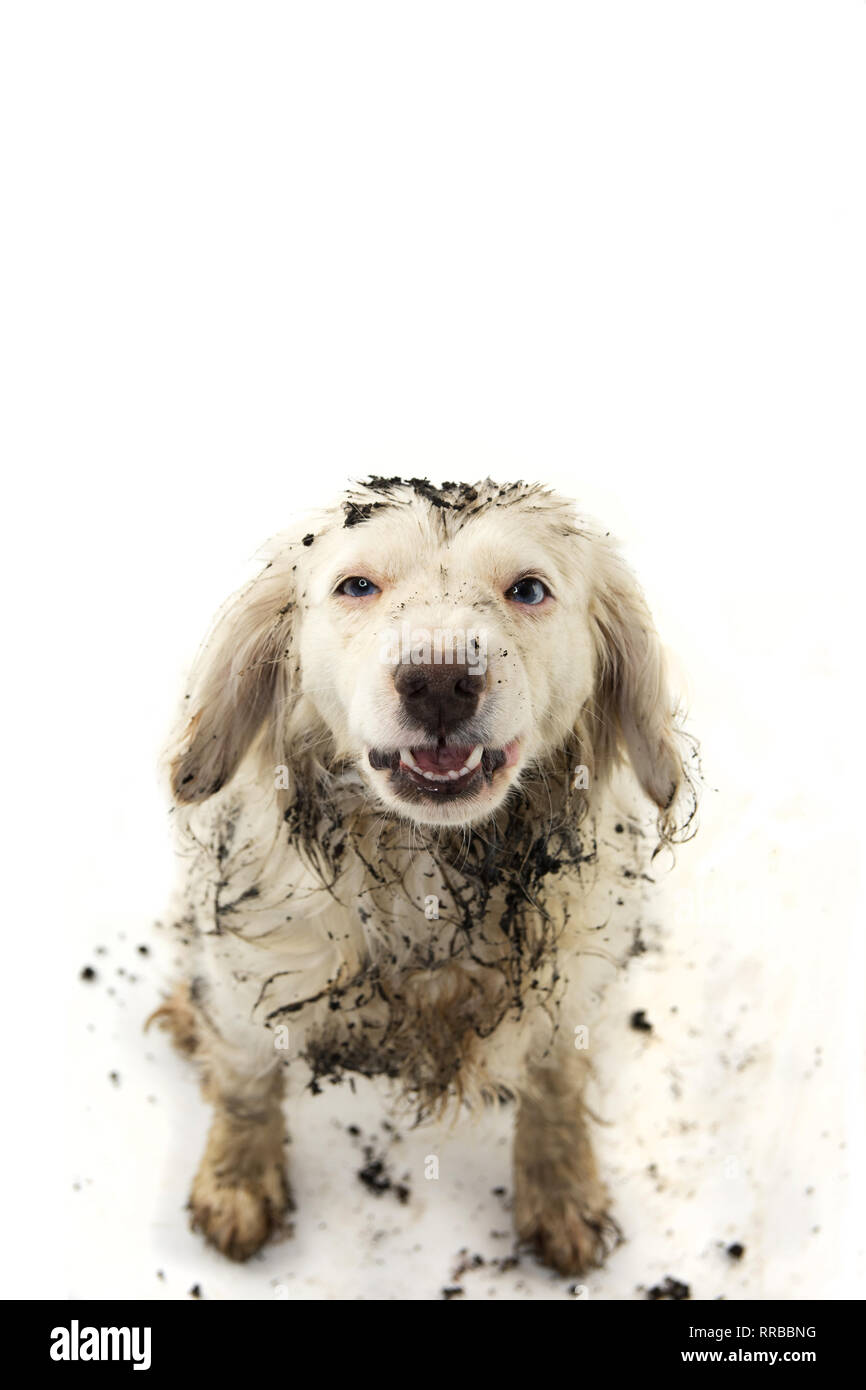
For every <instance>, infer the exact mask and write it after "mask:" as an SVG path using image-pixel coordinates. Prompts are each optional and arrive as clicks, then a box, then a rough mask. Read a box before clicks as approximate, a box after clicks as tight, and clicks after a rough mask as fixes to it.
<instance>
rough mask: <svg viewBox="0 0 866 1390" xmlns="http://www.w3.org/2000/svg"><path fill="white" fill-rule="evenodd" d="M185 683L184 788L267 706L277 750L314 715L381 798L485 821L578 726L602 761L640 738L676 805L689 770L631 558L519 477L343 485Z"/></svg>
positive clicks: (280, 551) (660, 794) (401, 807)
mask: <svg viewBox="0 0 866 1390" xmlns="http://www.w3.org/2000/svg"><path fill="white" fill-rule="evenodd" d="M191 699H192V702H193V708H192V717H191V719H190V721H189V723H188V725H187V728H186V731H185V735H184V738H183V740H182V743H181V747H180V751H179V753H178V756H177V757H176V759H175V761H174V764H173V786H174V790H175V795H176V796H177V798H178V800H180V801H198V800H203V799H204V798H205V797H206V796H208V795H210V794H212V793H213V792H214V791H216V790H218V789H219V788H220V787H221V786H223V785H224V784H225V782H226V781H227V780H228V779H229V777H230V776H231V775H232V773H233V772H234V770H235V768H236V767H237V764H238V762H239V760H240V758H241V757H242V756H243V754H244V752H245V751H246V749H247V747H248V746H249V744H250V742H251V741H252V739H253V738H254V737H255V735H256V733H257V732H258V730H259V729H260V728H261V726H262V724H263V723H267V724H269V725H270V732H271V739H270V742H269V747H272V748H273V749H274V752H275V756H276V755H277V754H278V752H279V749H280V748H281V746H285V743H286V742H287V741H289V742H290V741H291V739H290V738H289V729H290V728H291V729H292V730H293V731H294V735H295V736H297V733H298V726H299V724H300V725H303V726H306V732H307V733H308V734H309V737H308V738H307V745H308V746H309V744H310V742H311V741H312V742H315V739H316V737H318V739H319V742H320V743H321V739H322V735H316V736H314V735H313V734H312V733H311V726H312V724H314V723H315V724H316V725H318V726H319V727H320V728H321V729H322V731H323V733H324V734H325V735H326V739H327V741H328V743H329V745H330V748H331V758H332V761H334V762H337V761H338V762H339V763H341V764H343V765H345V764H346V763H349V764H353V765H354V766H355V767H356V768H357V769H358V771H359V773H360V775H361V776H362V777H363V779H364V780H365V782H366V784H367V786H368V787H369V789H370V791H371V792H372V793H373V794H374V797H375V800H376V802H377V803H378V804H379V805H380V806H381V807H383V808H385V809H386V810H387V811H389V812H391V813H393V814H396V815H398V816H401V817H404V818H407V819H410V820H413V821H416V822H419V823H422V824H427V825H430V824H434V825H435V824H463V825H469V824H472V823H474V822H478V821H480V820H483V819H484V818H486V817H488V816H489V815H490V814H491V813H492V812H493V811H495V810H496V808H497V807H498V806H499V805H500V804H501V803H502V802H503V800H504V799H505V798H506V797H507V796H508V793H509V790H510V789H511V788H512V787H514V786H515V784H516V783H518V782H519V781H520V779H521V777H523V776H524V775H526V774H527V773H528V772H530V771H532V772H537V771H539V770H541V771H542V772H543V770H544V768H545V766H546V765H547V764H548V763H549V762H550V760H551V759H552V757H553V755H554V754H555V752H556V750H558V749H561V748H562V747H563V746H565V745H566V744H567V743H569V741H570V740H571V743H572V745H575V746H576V744H577V745H579V746H580V747H582V748H585V749H586V752H587V757H588V758H589V759H590V761H591V763H592V766H593V771H594V773H595V774H596V775H599V776H602V775H604V770H605V768H606V767H607V766H609V764H610V762H611V760H612V759H614V758H615V757H616V756H617V754H618V752H619V751H624V752H626V753H627V754H628V756H629V757H630V759H631V762H632V764H633V767H634V770H635V772H636V774H637V776H638V779H639V780H640V782H641V783H642V785H643V786H644V789H645V790H646V791H647V793H648V794H649V795H650V796H651V797H652V798H653V800H655V802H656V803H657V805H658V806H659V807H660V808H661V809H662V810H663V811H664V810H666V809H667V808H668V807H670V805H671V803H672V801H673V799H674V797H675V795H676V792H677V790H678V788H679V786H680V783H681V781H682V780H683V776H684V770H683V767H682V761H681V758H680V755H679V752H678V750H677V747H676V744H675V737H674V725H673V716H672V708H671V701H670V698H669V695H668V692H667V687H666V683H665V680H664V672H663V666H662V661H661V653H660V649H659V646H658V642H657V639H656V637H655V633H654V631H653V628H652V624H651V621H650V619H649V615H648V613H647V611H646V608H645V606H644V604H643V601H642V599H641V597H640V593H639V591H638V590H637V588H636V586H635V584H634V582H633V580H632V579H631V576H630V575H629V573H628V571H627V570H626V569H625V567H624V566H623V565H622V562H621V561H620V560H619V558H618V556H617V554H616V552H615V551H614V550H613V548H612V547H611V546H610V544H609V543H608V542H607V541H606V540H605V539H604V538H602V537H601V536H599V535H597V534H593V533H592V532H591V531H590V530H588V529H587V528H586V527H585V526H583V525H581V524H580V523H579V522H578V521H577V519H576V518H575V516H574V514H573V512H572V511H571V509H570V507H569V506H568V504H566V503H564V502H563V501H562V500H561V499H559V498H557V497H555V496H553V495H551V494H549V493H546V492H544V491H542V490H541V489H539V488H533V487H527V486H525V485H523V484H513V485H511V486H509V487H506V488H499V487H497V486H496V485H494V484H492V483H489V482H488V483H485V484H478V485H475V486H472V487H470V486H466V485H451V484H446V485H444V486H443V487H442V488H441V489H434V488H432V487H430V485H429V484H426V483H421V482H417V481H416V482H414V483H409V484H404V483H401V482H399V481H398V480H374V481H373V482H372V483H371V485H368V487H366V488H365V489H363V490H359V491H356V492H354V493H351V494H349V497H348V500H347V501H346V502H345V503H344V504H343V507H342V509H337V510H335V511H334V512H331V513H327V514H324V515H323V517H322V518H321V521H320V523H319V524H317V526H316V529H315V530H314V531H312V532H309V533H308V534H307V535H305V536H304V537H303V538H302V539H301V538H298V539H295V540H288V539H284V540H282V541H281V542H279V543H278V544H277V546H276V547H275V549H274V551H273V558H272V561H271V564H270V565H269V566H268V568H267V570H266V571H264V572H263V574H262V576H261V577H260V579H259V580H257V581H255V582H254V584H253V585H252V586H251V588H250V589H249V590H248V591H247V592H246V593H245V594H244V595H242V596H241V598H240V599H239V600H238V601H237V603H236V604H235V606H234V608H232V609H231V610H230V611H229V613H228V615H227V617H226V618H225V619H224V622H223V625H222V628H221V629H220V630H218V633H217V635H216V638H215V640H214V642H213V643H212V644H211V646H210V647H209V648H208V649H207V650H206V653H205V658H204V661H203V663H202V666H201V668H200V672H199V678H198V681H197V683H196V689H195V690H194V691H193V693H192V696H191ZM283 725H285V729H284V728H283ZM575 731H578V732H579V735H580V737H579V739H578V740H577V741H576V744H575V739H574V735H575ZM277 760H279V759H278V758H277Z"/></svg>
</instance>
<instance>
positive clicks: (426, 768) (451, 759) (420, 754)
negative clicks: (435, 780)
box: [412, 747, 472, 772]
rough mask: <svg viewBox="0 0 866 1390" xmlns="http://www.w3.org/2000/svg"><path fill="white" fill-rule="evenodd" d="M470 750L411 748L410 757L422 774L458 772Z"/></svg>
mask: <svg viewBox="0 0 866 1390" xmlns="http://www.w3.org/2000/svg"><path fill="white" fill-rule="evenodd" d="M471 753H472V749H471V748H450V747H443V748H413V749H412V757H413V758H414V759H415V761H416V763H417V764H418V766H419V767H420V769H421V771H422V772H452V771H453V772H459V771H460V769H461V767H463V765H464V763H465V762H466V759H467V758H468V757H470V755H471Z"/></svg>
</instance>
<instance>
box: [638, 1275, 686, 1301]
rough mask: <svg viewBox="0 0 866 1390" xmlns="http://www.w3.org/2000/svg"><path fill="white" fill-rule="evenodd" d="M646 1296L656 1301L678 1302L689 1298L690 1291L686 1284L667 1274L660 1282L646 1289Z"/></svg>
mask: <svg viewBox="0 0 866 1390" xmlns="http://www.w3.org/2000/svg"><path fill="white" fill-rule="evenodd" d="M646 1296H647V1298H651V1299H653V1300H654V1301H656V1302H659V1301H662V1300H665V1301H669V1302H671V1303H679V1302H680V1301H681V1300H683V1299H686V1298H691V1296H692V1291H691V1289H690V1288H689V1286H688V1284H684V1283H683V1282H682V1281H681V1280H680V1279H674V1278H672V1277H671V1275H670V1274H669V1275H668V1276H667V1278H666V1279H663V1280H662V1282H661V1283H660V1284H655V1285H654V1286H653V1287H652V1288H651V1289H647V1295H646Z"/></svg>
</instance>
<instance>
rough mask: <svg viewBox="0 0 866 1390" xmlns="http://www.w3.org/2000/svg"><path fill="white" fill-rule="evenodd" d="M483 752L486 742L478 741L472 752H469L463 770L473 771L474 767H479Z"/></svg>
mask: <svg viewBox="0 0 866 1390" xmlns="http://www.w3.org/2000/svg"><path fill="white" fill-rule="evenodd" d="M483 753H484V744H483V743H476V745H475V747H474V748H473V749H472V752H471V753H470V754H469V757H468V758H467V759H466V763H465V765H464V766H463V768H462V769H461V772H471V771H472V769H473V768H474V767H477V766H478V764H479V763H480V762H481V757H482V754H483Z"/></svg>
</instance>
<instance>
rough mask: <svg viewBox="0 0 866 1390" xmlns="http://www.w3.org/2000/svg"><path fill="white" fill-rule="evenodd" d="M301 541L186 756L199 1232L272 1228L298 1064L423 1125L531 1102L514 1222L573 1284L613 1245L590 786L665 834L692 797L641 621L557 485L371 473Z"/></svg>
mask: <svg viewBox="0 0 866 1390" xmlns="http://www.w3.org/2000/svg"><path fill="white" fill-rule="evenodd" d="M305 530H306V534H301V533H300V532H299V533H298V534H291V533H289V534H286V535H283V536H280V537H279V538H278V539H277V540H276V541H275V542H274V543H273V544H272V545H271V547H270V548H269V552H268V562H267V564H266V565H265V567H264V568H263V570H262V572H261V573H260V575H259V576H258V578H256V579H255V580H254V581H253V582H252V584H251V585H250V586H249V587H248V588H247V589H246V590H244V592H242V593H241V594H240V596H239V597H237V598H236V599H235V600H234V601H233V602H232V603H231V604H230V606H229V607H228V608H227V610H226V611H225V612H224V614H223V616H222V617H221V618H220V620H219V621H218V624H217V626H216V629H215V631H214V633H213V635H212V637H211V638H210V640H209V642H208V643H207V644H206V646H205V648H204V651H203V654H202V656H201V657H200V659H199V662H198V666H197V669H196V671H195V673H194V676H193V680H192V683H191V687H190V693H189V694H188V696H187V697H186V703H187V708H186V711H185V717H184V721H183V732H182V734H181V735H180V737H179V741H178V744H177V746H176V747H175V749H174V750H173V757H172V765H171V776H172V789H173V793H174V797H175V800H176V802H177V803H178V805H179V810H178V819H179V822H180V829H181V840H182V848H183V852H184V855H185V879H184V887H183V901H182V906H181V907H180V909H179V911H178V912H177V913H176V914H175V917H174V925H175V927H176V929H177V933H178V936H179V938H180V939H181V940H182V941H183V942H184V944H185V945H186V946H187V947H188V949H189V952H190V955H191V960H190V965H189V969H188V972H187V977H186V980H185V981H184V983H183V984H181V985H179V986H178V988H177V989H176V990H175V992H174V994H173V995H172V996H171V998H170V999H169V1000H168V1001H167V1002H166V1004H165V1005H164V1006H163V1008H162V1009H161V1010H159V1011H158V1014H159V1016H160V1017H161V1018H162V1020H163V1022H164V1023H166V1024H167V1025H168V1026H169V1027H170V1028H171V1030H172V1032H173V1034H174V1038H175V1041H176V1042H177V1043H178V1044H179V1045H180V1046H181V1047H183V1048H184V1049H185V1050H186V1051H187V1052H189V1053H191V1054H193V1055H194V1057H195V1058H196V1060H197V1061H198V1063H199V1064H200V1067H201V1071H202V1079H203V1085H204V1090H205V1094H206V1095H207V1097H208V1098H209V1099H210V1100H211V1101H212V1102H213V1105H214V1112H215V1113H214V1120H213V1126H212V1128H211V1131H210V1136H209V1139H208V1143H207V1148H206V1151H205V1154H204V1158H203V1160H202V1163H201V1166H200V1168H199V1170H198V1174H197V1176H196V1178H195V1181H194V1184H193V1189H192V1196H191V1203H190V1205H191V1210H192V1214H193V1222H194V1224H195V1226H196V1227H197V1228H198V1229H200V1230H201V1231H202V1232H203V1233H204V1234H205V1236H206V1237H207V1238H208V1239H209V1240H210V1241H212V1242H213V1243H214V1244H215V1245H216V1246H217V1247H218V1248H219V1249H220V1250H222V1251H224V1252H225V1253H226V1254H227V1255H230V1256H232V1257H233V1258H236V1259H244V1258H246V1257H247V1256H249V1255H250V1254H251V1253H252V1252H253V1251H255V1250H256V1249H258V1247H259V1246H260V1245H261V1244H262V1242H263V1241H264V1240H265V1239H266V1237H267V1236H268V1234H269V1232H270V1230H271V1229H272V1228H273V1227H274V1226H275V1225H277V1224H279V1222H280V1219H281V1217H282V1215H283V1213H284V1212H285V1210H286V1209H287V1208H288V1206H289V1205H290V1201H291V1199H290V1196H289V1188H288V1183H287V1178H286V1172H285V1151H284V1140H285V1129H284V1120H283V1115H282V1109H281V1097H282V1092H283V1084H284V1077H285V1075H286V1068H287V1067H288V1069H289V1073H290V1074H300V1075H302V1076H303V1077H304V1078H305V1080H307V1082H308V1084H311V1085H312V1086H313V1087H314V1088H315V1087H316V1086H317V1083H318V1082H319V1081H320V1080H321V1079H322V1078H323V1077H328V1078H332V1079H333V1078H339V1077H341V1076H343V1075H344V1074H348V1073H352V1072H360V1073H363V1074H364V1075H366V1076H378V1075H384V1076H386V1077H389V1078H392V1079H393V1081H394V1082H396V1083H398V1086H399V1089H400V1091H401V1093H402V1094H403V1096H404V1097H406V1098H408V1099H409V1100H410V1101H411V1103H412V1105H413V1106H414V1107H415V1109H416V1110H417V1112H418V1113H419V1114H420V1115H421V1116H426V1115H429V1114H431V1113H434V1112H440V1111H441V1110H442V1109H443V1108H444V1106H445V1105H446V1104H447V1103H448V1101H449V1100H451V1099H454V1100H456V1101H458V1102H460V1101H465V1102H469V1103H472V1102H478V1101H481V1100H490V1099H511V1098H514V1099H516V1101H517V1124H516V1137H515V1221H516V1226H517V1231H518V1234H519V1236H520V1237H521V1238H522V1239H524V1240H526V1241H528V1242H531V1243H532V1244H533V1246H534V1247H535V1249H536V1250H537V1252H538V1254H539V1255H540V1257H541V1258H542V1259H544V1260H545V1261H546V1262H548V1263H549V1264H551V1265H553V1266H554V1267H555V1268H557V1269H559V1270H560V1271H562V1272H563V1273H578V1272H580V1271H582V1270H584V1269H585V1268H587V1267H588V1266H589V1265H590V1264H592V1263H595V1262H597V1261H598V1260H599V1259H600V1258H601V1257H602V1256H603V1254H604V1251H605V1248H606V1246H607V1245H608V1244H609V1242H610V1240H611V1239H612V1238H615V1235H616V1226H615V1223H614V1222H613V1221H612V1219H611V1218H610V1216H609V1214H608V1201H607V1195H606V1192H605V1189H604V1186H603V1185H602V1183H601V1182H600V1180H599V1178H598V1176H597V1173H596V1169H595V1164H594V1160H593V1156H592V1150H591V1146H590V1141H589V1137H588V1132H587V1121H586V1115H585V1110H584V1107H583V1104H582V1099H581V1095H582V1088H583V1084H584V1080H585V1073H586V1061H585V1057H586V1054H585V1053H583V1052H581V1051H580V1050H579V1049H578V1048H577V1047H575V1038H574V1029H575V1025H576V1024H577V1023H581V1022H584V1021H585V1018H584V1017H583V1016H582V1010H583V1007H584V1004H583V996H582V994H581V988H580V975H581V972H582V970H583V962H582V961H581V950H582V945H581V942H582V937H583V936H584V934H585V932H586V930H587V928H588V927H589V926H591V925H592V924H593V923H592V921H591V920H590V919H589V917H588V911H587V902H588V894H589V888H588V885H589V882H590V881H591V879H592V865H593V862H594V860H595V857H596V847H595V840H594V834H593V826H594V824H595V823H596V819H597V816H598V814H599V809H600V805H601V801H600V798H601V796H602V793H603V790H604V787H605V785H606V783H607V781H608V779H609V776H610V774H611V772H612V769H613V768H614V767H615V766H616V764H617V763H618V762H619V761H620V760H621V758H622V757H623V756H626V757H627V759H628V761H629V762H630V764H631V768H632V769H633V772H634V774H635V776H636V779H637V782H638V783H639V784H640V787H641V788H642V789H643V792H644V793H645V794H646V796H647V797H649V798H650V800H651V801H652V802H654V803H655V806H656V807H657V808H658V813H659V814H658V828H659V838H660V840H662V841H670V840H672V839H675V838H682V837H683V835H684V834H685V833H687V831H688V828H689V826H690V825H691V823H692V816H693V812H694V788H693V781H692V778H691V776H690V774H689V770H688V763H689V762H690V761H691V755H690V752H689V750H690V745H689V743H688V741H687V740H685V739H684V737H683V736H682V735H681V734H679V733H678V731H677V727H676V721H675V717H674V707H673V702H672V700H671V697H670V694H669V692H668V687H667V683H666V679H665V672H664V664H663V660H662V655H661V651H660V647H659V643H658V640H657V638H656V635H655V632H654V630H653V627H652V623H651V620H650V617H649V614H648V612H647V609H646V607H645V605H644V602H643V600H642V598H641V595H640V593H639V590H638V589H637V587H636V585H635V583H634V580H633V579H632V577H631V575H630V573H629V571H628V570H627V569H626V568H625V566H624V564H623V563H622V561H621V560H620V558H619V556H618V554H617V553H616V551H615V549H614V547H613V546H612V544H611V543H610V542H609V541H608V540H607V539H605V538H604V537H603V536H602V535H600V534H598V533H597V532H594V531H593V530H592V529H591V528H589V527H588V526H587V525H585V524H583V523H582V522H581V521H580V520H579V519H578V518H577V517H576V516H575V514H574V512H573V510H572V509H571V507H570V506H569V504H567V503H566V502H565V501H563V500H562V499H561V498H559V497H556V496H554V495H552V494H551V493H549V492H547V491H545V490H543V489H542V488H540V487H537V486H527V485H524V484H522V483H514V484H511V485H509V486H502V487H500V486H498V485H496V484H494V483H491V482H490V481H487V482H484V483H479V484H476V485H473V486H469V485H465V484H452V483H445V484H443V485H442V486H441V487H434V486H432V485H431V484H429V483H428V482H426V481H424V480H421V479H412V480H410V481H408V482H403V481H401V480H400V479H397V478H387V479H386V478H373V479H370V480H369V482H368V483H366V484H365V485H363V486H361V487H359V488H357V489H356V490H354V491H352V492H350V493H349V494H347V497H346V499H345V500H344V501H343V503H342V504H341V505H340V506H339V507H336V508H334V509H333V510H331V511H328V512H325V513H323V514H322V515H321V516H320V517H318V518H317V519H316V520H315V521H314V522H312V523H310V524H308V526H307V527H306V528H305Z"/></svg>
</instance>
